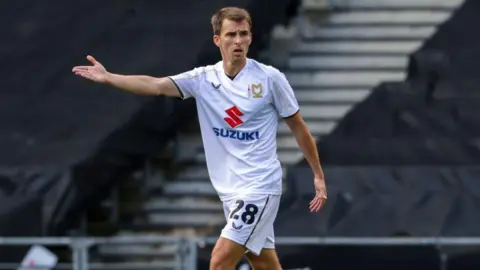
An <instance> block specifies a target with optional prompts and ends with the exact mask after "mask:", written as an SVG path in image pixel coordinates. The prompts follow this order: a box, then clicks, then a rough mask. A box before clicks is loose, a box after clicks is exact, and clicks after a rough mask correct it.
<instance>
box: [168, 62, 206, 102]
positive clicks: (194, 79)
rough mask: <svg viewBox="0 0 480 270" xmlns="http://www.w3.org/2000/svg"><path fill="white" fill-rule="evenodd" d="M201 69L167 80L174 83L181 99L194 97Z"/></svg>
mask: <svg viewBox="0 0 480 270" xmlns="http://www.w3.org/2000/svg"><path fill="white" fill-rule="evenodd" d="M203 73H204V72H203V69H201V68H195V69H192V70H190V71H186V72H183V73H180V74H177V75H174V76H169V78H170V79H171V80H172V81H173V82H174V83H175V85H176V86H177V88H178V91H179V92H180V95H181V97H182V99H187V98H190V97H194V98H195V97H196V96H197V91H198V86H199V82H200V79H201V76H202V74H203Z"/></svg>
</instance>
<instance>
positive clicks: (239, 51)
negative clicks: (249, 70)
mask: <svg viewBox="0 0 480 270" xmlns="http://www.w3.org/2000/svg"><path fill="white" fill-rule="evenodd" d="M233 53H243V50H242V49H235V50H233Z"/></svg>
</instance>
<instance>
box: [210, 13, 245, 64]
mask: <svg viewBox="0 0 480 270" xmlns="http://www.w3.org/2000/svg"><path fill="white" fill-rule="evenodd" d="M213 41H214V42H215V44H216V45H217V46H218V47H219V48H220V52H221V54H222V58H223V60H224V61H230V62H237V61H242V60H244V59H246V57H247V52H248V47H249V46H250V43H251V42H252V34H251V32H250V25H249V24H248V22H247V21H245V20H244V21H241V22H235V21H231V20H224V21H223V24H222V30H221V31H220V35H215V36H214V37H213Z"/></svg>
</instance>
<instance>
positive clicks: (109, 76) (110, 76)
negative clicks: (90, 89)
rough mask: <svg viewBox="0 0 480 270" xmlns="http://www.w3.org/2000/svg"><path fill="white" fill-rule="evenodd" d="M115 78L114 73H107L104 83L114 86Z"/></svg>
mask: <svg viewBox="0 0 480 270" xmlns="http://www.w3.org/2000/svg"><path fill="white" fill-rule="evenodd" d="M113 76H114V75H113V74H112V73H110V72H108V71H107V72H106V73H105V81H104V83H105V84H110V85H113Z"/></svg>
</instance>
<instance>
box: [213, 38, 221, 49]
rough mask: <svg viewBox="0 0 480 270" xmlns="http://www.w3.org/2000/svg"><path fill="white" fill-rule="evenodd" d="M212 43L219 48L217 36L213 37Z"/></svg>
mask: <svg viewBox="0 0 480 270" xmlns="http://www.w3.org/2000/svg"><path fill="white" fill-rule="evenodd" d="M213 43H215V45H217V47H219V46H220V37H219V36H218V35H213Z"/></svg>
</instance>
